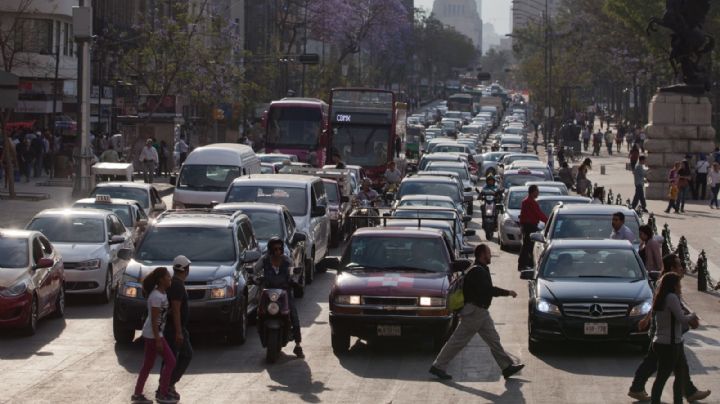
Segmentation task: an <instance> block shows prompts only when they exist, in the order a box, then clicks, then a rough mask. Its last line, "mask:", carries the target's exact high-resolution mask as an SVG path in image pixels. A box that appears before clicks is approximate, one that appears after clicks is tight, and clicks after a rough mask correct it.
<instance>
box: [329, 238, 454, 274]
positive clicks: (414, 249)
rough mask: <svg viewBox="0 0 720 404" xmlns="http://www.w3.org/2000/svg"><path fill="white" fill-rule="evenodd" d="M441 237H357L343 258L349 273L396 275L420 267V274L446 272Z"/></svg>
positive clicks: (446, 263) (445, 260) (446, 264)
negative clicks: (359, 270)
mask: <svg viewBox="0 0 720 404" xmlns="http://www.w3.org/2000/svg"><path fill="white" fill-rule="evenodd" d="M446 249H447V247H445V245H444V242H443V240H442V239H441V238H437V237H436V238H411V237H402V238H400V237H353V239H352V241H351V243H350V246H349V247H348V248H347V249H346V250H345V255H343V264H344V266H345V268H346V269H347V270H353V269H367V270H371V271H383V270H384V271H387V272H395V271H398V269H408V268H417V269H418V270H419V271H430V272H438V273H444V272H447V270H448V258H447V257H446V255H445V254H442V253H440V252H441V251H446Z"/></svg>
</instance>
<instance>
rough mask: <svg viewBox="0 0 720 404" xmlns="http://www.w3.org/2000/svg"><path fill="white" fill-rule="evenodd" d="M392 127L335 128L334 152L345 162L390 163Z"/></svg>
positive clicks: (366, 165) (367, 164) (376, 164)
mask: <svg viewBox="0 0 720 404" xmlns="http://www.w3.org/2000/svg"><path fill="white" fill-rule="evenodd" d="M389 143H390V127H388V126H370V125H343V126H340V127H337V128H336V129H335V135H334V136H333V153H338V154H339V155H340V158H341V159H342V161H343V162H344V163H345V164H349V165H359V166H363V167H377V166H382V165H385V164H387V163H388V144H389Z"/></svg>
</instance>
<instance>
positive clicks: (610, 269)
mask: <svg viewBox="0 0 720 404" xmlns="http://www.w3.org/2000/svg"><path fill="white" fill-rule="evenodd" d="M521 278H522V279H526V280H528V281H529V282H528V283H529V285H528V286H529V292H530V293H529V295H530V299H529V302H528V335H529V338H528V344H529V348H530V351H531V352H533V353H537V352H538V350H539V348H541V345H540V344H542V343H544V342H562V341H585V342H598V341H628V342H636V343H641V344H646V343H647V342H648V335H647V332H644V331H639V330H638V327H637V325H638V322H639V321H640V320H641V319H642V318H643V317H644V316H645V315H646V314H647V313H648V312H649V311H650V309H651V307H652V287H651V283H650V277H649V275H648V274H647V272H646V271H645V268H644V266H643V264H642V262H641V260H640V257H639V255H638V254H637V252H636V251H635V249H634V248H633V247H632V245H631V244H630V243H628V242H627V241H615V240H557V241H553V242H552V243H551V244H550V245H549V246H548V248H547V250H545V253H544V255H543V257H542V259H541V260H540V265H539V267H538V269H537V270H535V269H532V270H526V271H523V272H522V273H521Z"/></svg>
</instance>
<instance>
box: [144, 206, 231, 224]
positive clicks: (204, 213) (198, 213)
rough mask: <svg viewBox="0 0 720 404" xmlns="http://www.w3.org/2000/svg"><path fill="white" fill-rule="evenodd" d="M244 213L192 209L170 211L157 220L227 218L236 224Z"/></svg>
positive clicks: (159, 216)
mask: <svg viewBox="0 0 720 404" xmlns="http://www.w3.org/2000/svg"><path fill="white" fill-rule="evenodd" d="M242 214H243V213H242V211H241V210H239V211H234V212H233V211H229V210H228V211H224V210H213V209H212V208H192V209H168V210H166V211H164V212H163V213H161V214H160V215H158V216H157V217H156V218H155V220H162V219H166V218H167V216H169V215H173V216H182V215H187V216H214V217H217V216H224V217H227V218H228V219H229V220H230V221H231V222H234V221H235V220H236V219H237V218H238V217H239V216H240V215H242Z"/></svg>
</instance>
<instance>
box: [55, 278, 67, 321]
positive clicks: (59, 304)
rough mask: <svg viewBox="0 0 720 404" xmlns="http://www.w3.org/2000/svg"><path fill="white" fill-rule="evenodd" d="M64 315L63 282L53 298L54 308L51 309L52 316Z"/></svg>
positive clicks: (59, 316) (60, 316)
mask: <svg viewBox="0 0 720 404" xmlns="http://www.w3.org/2000/svg"><path fill="white" fill-rule="evenodd" d="M63 317H65V284H62V285H60V291H58V296H57V298H56V299H55V310H54V311H53V318H63Z"/></svg>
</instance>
